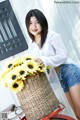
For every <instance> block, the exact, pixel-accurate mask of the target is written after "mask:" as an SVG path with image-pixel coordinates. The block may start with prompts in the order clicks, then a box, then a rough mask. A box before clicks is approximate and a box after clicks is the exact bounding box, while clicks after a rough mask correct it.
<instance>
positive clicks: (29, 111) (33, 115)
mask: <svg viewBox="0 0 80 120" xmlns="http://www.w3.org/2000/svg"><path fill="white" fill-rule="evenodd" d="M27 81H28V82H27V83H26V87H25V88H24V89H23V90H22V91H21V92H19V93H18V94H17V96H18V98H19V101H20V103H21V106H22V108H23V110H24V111H25V114H26V116H27V120H39V119H40V118H43V117H45V116H46V115H48V114H49V113H51V112H53V111H54V110H55V109H56V108H57V107H58V106H59V101H58V99H57V98H56V96H55V94H54V92H53V91H52V89H51V87H50V84H49V82H48V80H47V78H46V75H45V73H40V74H37V75H35V76H32V77H29V78H28V80H27Z"/></svg>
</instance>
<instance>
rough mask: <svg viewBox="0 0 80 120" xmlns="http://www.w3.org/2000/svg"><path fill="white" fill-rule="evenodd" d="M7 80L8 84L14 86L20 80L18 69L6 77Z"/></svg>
mask: <svg viewBox="0 0 80 120" xmlns="http://www.w3.org/2000/svg"><path fill="white" fill-rule="evenodd" d="M4 78H5V80H6V83H7V84H12V83H14V82H15V81H16V80H17V79H18V73H17V71H16V69H12V70H11V71H10V72H9V73H7V74H6V75H5V77H4Z"/></svg>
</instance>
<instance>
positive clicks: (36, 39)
mask: <svg viewBox="0 0 80 120" xmlns="http://www.w3.org/2000/svg"><path fill="white" fill-rule="evenodd" d="M35 42H36V43H41V35H40V34H39V35H36V36H35Z"/></svg>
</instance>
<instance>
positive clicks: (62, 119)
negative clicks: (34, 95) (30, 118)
mask: <svg viewBox="0 0 80 120" xmlns="http://www.w3.org/2000/svg"><path fill="white" fill-rule="evenodd" d="M64 108H65V106H64V105H63V104H61V103H60V105H59V107H58V108H57V109H56V110H55V111H54V112H52V113H50V114H49V115H48V116H46V117H44V118H41V119H39V120H76V119H74V118H72V117H70V116H67V115H63V114H59V112H61V111H62V110H63V109H64ZM1 113H7V119H4V120H27V117H26V115H25V113H24V111H23V109H22V107H21V106H16V105H15V104H11V105H10V106H8V107H7V108H6V109H5V110H3V111H2V112H1ZM2 120H3V119H2Z"/></svg>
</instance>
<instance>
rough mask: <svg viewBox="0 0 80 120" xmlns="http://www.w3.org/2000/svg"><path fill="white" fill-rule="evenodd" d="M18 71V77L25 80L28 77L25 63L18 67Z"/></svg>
mask: <svg viewBox="0 0 80 120" xmlns="http://www.w3.org/2000/svg"><path fill="white" fill-rule="evenodd" d="M16 71H17V74H18V78H19V79H23V80H25V77H26V74H27V72H26V68H25V67H24V66H23V65H21V66H18V67H16Z"/></svg>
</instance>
